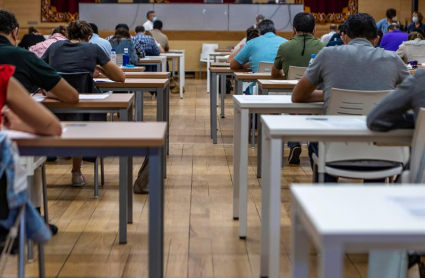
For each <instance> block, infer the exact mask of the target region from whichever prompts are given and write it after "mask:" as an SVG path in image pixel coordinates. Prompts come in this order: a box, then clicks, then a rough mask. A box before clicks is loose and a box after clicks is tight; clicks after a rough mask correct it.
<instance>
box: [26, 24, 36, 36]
mask: <svg viewBox="0 0 425 278" xmlns="http://www.w3.org/2000/svg"><path fill="white" fill-rule="evenodd" d="M36 33H38V30H37V29H36V28H35V27H34V26H30V27H29V28H28V34H29V35H32V34H36Z"/></svg>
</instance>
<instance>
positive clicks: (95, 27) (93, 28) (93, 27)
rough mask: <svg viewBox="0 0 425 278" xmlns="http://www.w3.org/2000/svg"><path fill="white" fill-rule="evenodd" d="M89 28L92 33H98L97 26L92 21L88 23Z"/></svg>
mask: <svg viewBox="0 0 425 278" xmlns="http://www.w3.org/2000/svg"><path fill="white" fill-rule="evenodd" d="M89 24H90V27H91V29H92V30H93V34H99V29H98V28H97V26H96V24H94V23H89Z"/></svg>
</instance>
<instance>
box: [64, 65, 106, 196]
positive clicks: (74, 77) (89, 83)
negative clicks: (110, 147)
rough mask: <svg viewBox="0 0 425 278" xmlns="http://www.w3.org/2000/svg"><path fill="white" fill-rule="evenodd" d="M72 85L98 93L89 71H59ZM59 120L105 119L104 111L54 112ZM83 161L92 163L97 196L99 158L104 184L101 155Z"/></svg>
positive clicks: (80, 91) (86, 91) (88, 92)
mask: <svg viewBox="0 0 425 278" xmlns="http://www.w3.org/2000/svg"><path fill="white" fill-rule="evenodd" d="M59 74H60V75H61V76H62V77H63V79H65V80H66V81H67V82H68V83H69V84H70V85H71V86H72V87H74V88H75V89H76V90H77V91H78V93H80V94H100V93H101V92H100V90H99V88H98V87H97V86H96V83H95V82H94V81H93V75H92V73H90V72H73V73H67V72H59ZM56 115H57V116H58V118H59V119H60V120H61V121H102V122H104V121H106V120H107V118H106V114H104V113H79V114H63V113H60V114H56ZM83 160H84V161H88V162H93V163H94V196H95V197H96V198H97V197H98V195H99V194H98V191H99V172H98V171H99V160H100V179H101V185H102V186H104V185H105V173H104V163H103V157H100V158H99V157H96V158H83Z"/></svg>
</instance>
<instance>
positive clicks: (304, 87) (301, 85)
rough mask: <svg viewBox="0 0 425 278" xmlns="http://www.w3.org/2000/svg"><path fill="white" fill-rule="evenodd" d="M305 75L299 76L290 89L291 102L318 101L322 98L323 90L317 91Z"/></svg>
mask: <svg viewBox="0 0 425 278" xmlns="http://www.w3.org/2000/svg"><path fill="white" fill-rule="evenodd" d="M316 88H317V86H316V85H314V84H311V83H310V82H309V81H308V80H307V78H306V77H305V76H303V77H302V78H301V80H300V81H299V82H298V84H297V85H296V86H295V88H294V90H293V91H292V102H295V103H296V102H320V101H323V100H324V97H323V91H317V90H316Z"/></svg>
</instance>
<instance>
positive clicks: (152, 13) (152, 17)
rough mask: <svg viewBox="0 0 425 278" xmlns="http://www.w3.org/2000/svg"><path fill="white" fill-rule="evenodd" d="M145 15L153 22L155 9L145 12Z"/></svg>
mask: <svg viewBox="0 0 425 278" xmlns="http://www.w3.org/2000/svg"><path fill="white" fill-rule="evenodd" d="M146 17H147V18H148V20H149V21H152V22H154V18H155V17H156V13H155V11H149V12H148V13H147V14H146Z"/></svg>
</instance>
